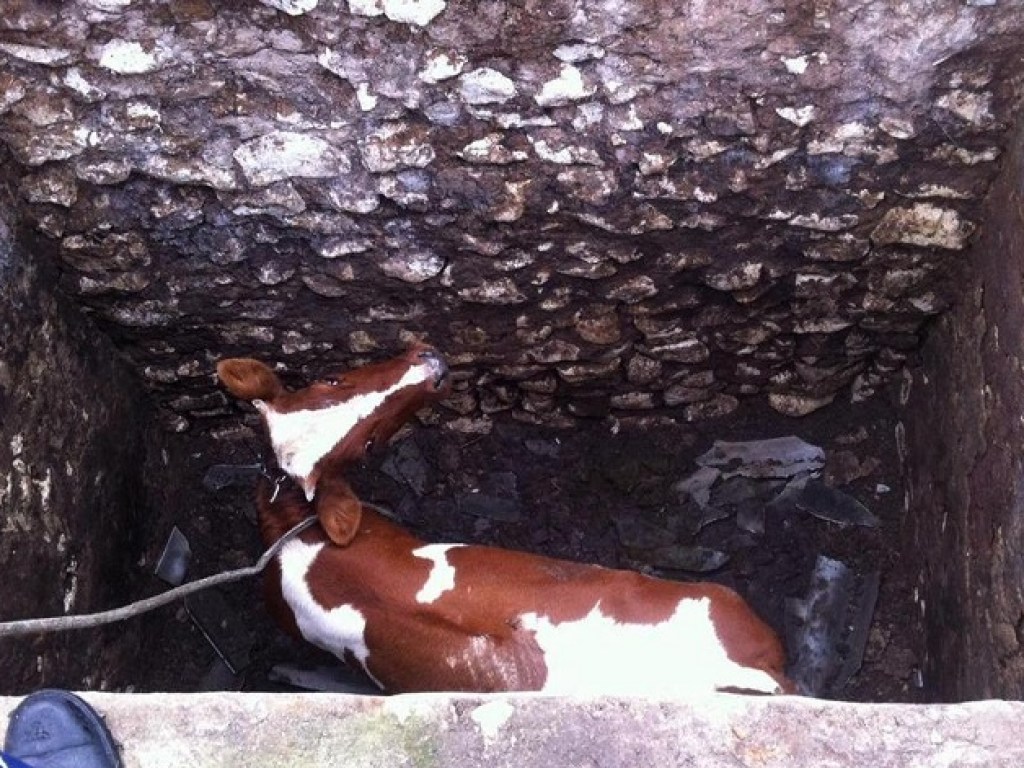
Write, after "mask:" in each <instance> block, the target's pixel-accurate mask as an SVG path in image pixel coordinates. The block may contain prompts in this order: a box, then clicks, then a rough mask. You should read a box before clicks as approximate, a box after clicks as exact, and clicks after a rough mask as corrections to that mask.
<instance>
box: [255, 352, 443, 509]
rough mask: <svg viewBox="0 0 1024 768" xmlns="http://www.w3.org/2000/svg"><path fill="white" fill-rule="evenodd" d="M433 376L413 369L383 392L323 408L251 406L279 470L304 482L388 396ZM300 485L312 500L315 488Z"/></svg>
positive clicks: (427, 369)
mask: <svg viewBox="0 0 1024 768" xmlns="http://www.w3.org/2000/svg"><path fill="white" fill-rule="evenodd" d="M433 375H435V374H434V371H433V370H432V369H431V367H430V366H429V365H417V366H413V367H412V368H410V369H409V370H408V371H406V372H405V375H404V376H402V378H401V379H399V380H398V382H396V383H395V384H392V385H391V386H390V387H388V388H387V389H385V390H384V391H382V392H364V393H363V394H360V395H356V396H355V397H351V398H349V399H348V400H346V401H345V402H343V403H338V404H337V405H331V406H328V407H326V408H317V409H310V410H304V411H293V412H291V413H278V412H277V411H275V410H274V408H273V406H272V405H270V404H269V403H265V402H263V401H262V400H254V401H253V405H255V406H256V408H257V409H258V410H259V411H260V413H262V414H263V418H264V419H265V420H266V422H267V430H268V431H269V432H270V442H271V443H272V444H273V446H274V455H275V456H277V463H278V464H279V465H280V467H281V469H283V470H284V471H285V472H287V473H288V474H289V475H291V476H292V477H294V478H296V479H297V480H304V479H305V478H307V477H308V476H309V474H310V473H311V472H312V471H313V467H315V466H316V463H317V462H318V461H320V459H322V458H323V457H324V456H325V455H327V453H329V452H330V451H331V449H332V448H334V446H336V445H338V443H340V442H341V441H343V440H344V439H345V438H346V437H347V436H348V433H349V432H351V431H352V430H353V429H354V428H355V426H356V425H357V424H359V422H361V421H362V420H363V419H365V418H366V417H367V416H369V415H371V414H372V413H373V412H374V411H376V410H377V409H378V408H379V407H380V406H381V405H382V404H383V403H384V401H385V400H387V399H388V398H389V397H390V396H391V395H393V394H394V393H395V392H398V391H399V390H401V389H404V388H405V387H411V386H415V385H416V384H421V383H422V382H424V381H426V380H427V379H429V378H430V377H431V376H433ZM303 485H304V487H305V491H306V498H307V499H308V500H312V498H313V495H314V493H315V491H316V489H315V488H313V487H309V486H307V485H306V484H305V483H304V484H303Z"/></svg>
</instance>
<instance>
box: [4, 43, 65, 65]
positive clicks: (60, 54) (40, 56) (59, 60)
mask: <svg viewBox="0 0 1024 768" xmlns="http://www.w3.org/2000/svg"><path fill="white" fill-rule="evenodd" d="M0 52H3V53H6V54H7V55H8V56H13V57H14V58H15V59H21V60H22V61H27V62H30V63H32V64H46V65H47V66H58V65H60V64H66V63H67V62H68V61H70V60H71V56H72V54H71V51H69V50H68V49H67V48H43V47H41V46H36V45H19V44H18V43H0Z"/></svg>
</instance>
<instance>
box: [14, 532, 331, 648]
mask: <svg viewBox="0 0 1024 768" xmlns="http://www.w3.org/2000/svg"><path fill="white" fill-rule="evenodd" d="M316 521H317V519H316V517H307V518H306V519H305V520H303V521H302V522H300V523H299V524H298V525H296V526H295V527H294V528H292V529H291V530H290V531H288V532H287V533H286V534H285V535H284V536H282V537H281V538H280V539H278V540H277V541H275V542H274V543H273V544H272V545H271V546H270V547H269V548H268V549H267V551H266V552H264V553H263V555H262V556H261V557H260V559H259V560H257V561H256V564H255V565H250V566H249V567H247V568H237V569H235V570H232V571H224V572H223V573H218V574H215V575H213V576H207V577H206V578H204V579H199V580H197V581H191V582H189V583H188V584H182V585H181V586H180V587H175V588H174V589H169V590H167V591H166V592H161V593H160V594H159V595H154V596H153V597H147V598H145V599H144V600H137V601H136V602H134V603H129V604H128V605H125V606H122V607H121V608H113V609H111V610H109V611H101V612H99V613H87V614H82V615H79V616H54V617H52V618H48V619H24V620H21V621H5V622H0V638H3V637H17V636H19V635H31V634H36V633H43V632H66V631H68V630H72V629H90V628H92V627H99V626H102V625H104V624H113V623H114V622H115V621H123V620H125V619H130V618H133V617H135V616H139V615H140V614H143V613H148V612H149V611H152V610H154V609H156V608H160V607H162V606H165V605H167V604H168V603H173V602H174V601H175V600H178V599H180V598H182V597H186V596H188V595H191V594H193V593H194V592H200V591H202V590H204V589H209V588H210V587H216V586H218V585H219V584H228V583H230V582H233V581H241V580H242V579H247V578H249V577H250V576H258V575H259V574H260V573H262V572H263V570H264V569H265V568H266V567H267V565H268V564H269V563H270V561H271V560H272V559H273V558H274V557H275V556H276V555H277V553H278V552H280V551H281V547H283V546H284V545H285V544H287V543H288V542H289V541H291V540H292V539H293V538H295V536H297V535H298V534H300V533H301V532H302V531H304V530H306V529H307V528H309V526H311V525H312V524H313V523H315V522H316Z"/></svg>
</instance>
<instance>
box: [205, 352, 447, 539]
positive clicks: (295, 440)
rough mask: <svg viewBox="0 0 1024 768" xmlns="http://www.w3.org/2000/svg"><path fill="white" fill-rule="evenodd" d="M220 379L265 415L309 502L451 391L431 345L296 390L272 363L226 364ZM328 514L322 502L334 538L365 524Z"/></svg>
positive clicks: (283, 463) (277, 450)
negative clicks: (329, 479)
mask: <svg viewBox="0 0 1024 768" xmlns="http://www.w3.org/2000/svg"><path fill="white" fill-rule="evenodd" d="M217 375H218V376H219V377H220V380H221V382H222V383H223V384H224V386H225V387H227V389H228V390H229V391H230V392H231V393H232V394H233V395H235V396H236V397H238V398H241V399H243V400H249V401H251V402H252V404H253V405H254V406H255V407H256V410H258V411H259V412H260V415H261V416H262V418H263V423H264V425H265V426H266V429H267V434H268V435H269V437H270V443H271V445H272V446H273V449H274V455H275V456H276V457H277V463H278V465H279V466H280V467H281V469H282V470H284V471H285V472H286V473H287V474H288V475H290V476H291V477H292V478H293V479H294V480H295V481H296V482H297V483H298V484H299V485H301V486H302V489H303V491H304V492H305V494H306V498H307V499H309V500H313V498H314V496H316V495H317V487H318V484H319V483H320V481H321V478H322V477H323V476H324V475H336V474H337V473H340V472H341V471H342V470H343V469H344V468H345V467H346V466H347V465H348V464H350V463H353V462H356V461H359V460H360V459H361V458H363V456H365V455H366V453H367V451H368V450H370V448H371V447H372V446H373V445H375V444H378V443H384V442H385V441H387V440H388V439H389V438H390V437H391V436H392V435H393V434H394V433H395V432H396V431H397V430H398V429H399V428H400V427H401V426H402V425H403V424H404V423H405V422H406V421H407V420H408V419H409V418H410V417H411V416H412V415H413V414H414V413H415V412H416V411H417V410H419V409H420V408H422V407H424V406H425V405H427V404H428V403H430V402H432V401H434V400H438V399H440V398H442V397H444V395H445V394H447V392H448V388H449V377H448V366H447V364H446V363H445V361H444V358H442V357H441V355H440V354H439V353H438V352H437V351H436V350H434V349H433V348H431V347H428V346H426V345H424V344H414V345H413V346H411V347H410V348H409V349H408V350H407V351H406V352H405V354H403V355H401V356H399V357H396V358H394V359H392V360H388V361H385V362H380V363H374V364H371V365H366V366H363V367H362V368H355V369H352V370H347V371H339V372H337V373H334V374H331V375H328V376H325V377H324V378H322V379H320V380H318V381H315V382H313V383H312V384H310V385H309V386H307V387H303V388H302V389H298V390H295V391H288V390H287V389H285V387H284V385H283V384H282V383H281V380H280V379H279V378H278V377H277V374H276V373H274V371H273V370H271V368H270V367H269V366H267V365H266V364H264V363H262V362H260V361H259V360H253V359H251V358H230V359H227V360H222V361H221V362H219V363H218V364H217ZM339 503H340V500H339ZM328 506H337V505H334V504H331V505H328ZM352 506H358V502H357V500H355V498H354V496H353V497H352V499H351V501H350V502H349V504H348V507H352ZM325 509H326V507H325V506H323V505H322V504H321V503H320V500H318V503H317V511H318V513H319V514H320V518H321V523H322V524H323V525H324V528H325V530H327V531H328V534H329V535H330V536H331V538H332V539H333V540H335V541H336V542H337V541H338V539H339V538H345V537H346V536H347V537H348V538H351V536H350V535H349V534H351V535H354V533H355V528H356V527H358V519H357V520H355V521H354V523H352V524H349V523H346V524H345V525H343V526H341V527H340V528H339V526H338V525H337V524H336V523H337V521H333V520H325ZM336 511H341V510H340V507H339V510H336ZM352 514H356V515H358V512H354V511H353V510H351V509H346V510H344V511H343V516H345V517H346V518H349V517H351V516H352ZM349 529H351V530H349ZM332 531H336V532H337V535H335V533H333V532H332ZM338 543H342V542H338Z"/></svg>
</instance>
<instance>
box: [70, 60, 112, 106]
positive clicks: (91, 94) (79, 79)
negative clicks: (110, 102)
mask: <svg viewBox="0 0 1024 768" xmlns="http://www.w3.org/2000/svg"><path fill="white" fill-rule="evenodd" d="M63 82H64V85H66V86H67V87H68V88H70V89H71V90H72V91H74V92H75V93H77V94H78V95H79V96H81V97H82V98H84V99H87V100H89V101H99V100H100V99H102V98H103V97H104V96H106V95H107V92H106V91H104V90H103V89H102V88H99V87H97V86H95V85H93V84H92V83H90V82H89V81H88V80H86V79H85V78H84V77H83V76H82V70H80V69H79V68H78V67H71V68H70V69H68V70H67V71H66V72H65V73H64V81H63Z"/></svg>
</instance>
